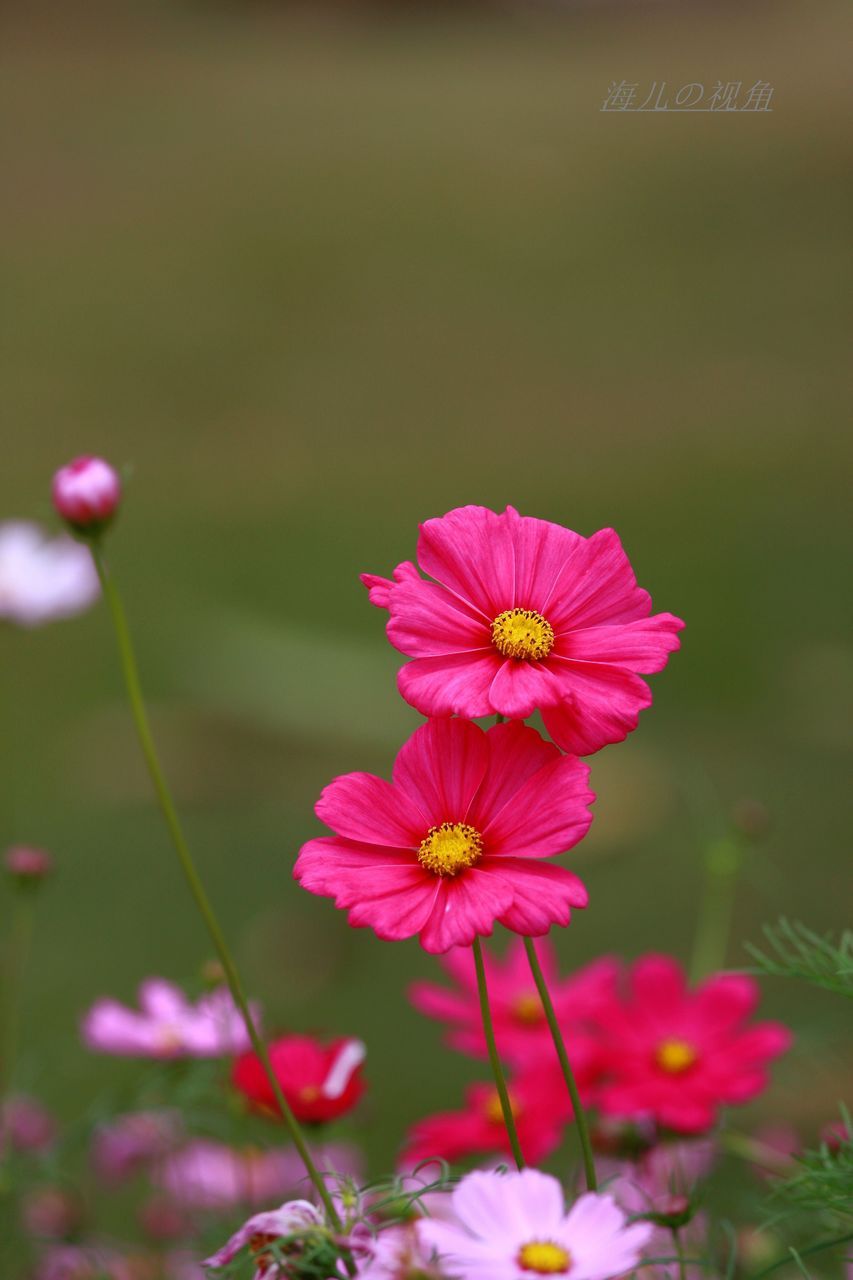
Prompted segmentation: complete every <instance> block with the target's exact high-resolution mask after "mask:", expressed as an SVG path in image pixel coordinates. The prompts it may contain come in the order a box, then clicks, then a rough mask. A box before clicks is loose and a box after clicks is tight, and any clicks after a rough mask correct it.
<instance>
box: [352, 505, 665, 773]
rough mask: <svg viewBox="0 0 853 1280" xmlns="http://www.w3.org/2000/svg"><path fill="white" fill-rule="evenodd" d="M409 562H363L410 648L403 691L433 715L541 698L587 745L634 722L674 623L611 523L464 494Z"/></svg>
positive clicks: (519, 710) (428, 529)
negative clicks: (387, 570) (376, 565)
mask: <svg viewBox="0 0 853 1280" xmlns="http://www.w3.org/2000/svg"><path fill="white" fill-rule="evenodd" d="M418 563H419V565H420V568H421V569H422V570H423V572H424V573H425V574H428V575H429V577H430V578H432V579H434V581H430V580H429V579H428V578H427V579H425V578H421V577H420V575H419V573H418V571H417V569H416V568H415V566H414V565H413V564H410V563H406V564H401V565H398V567H397V568H396V569H395V570H394V580H393V581H391V580H389V579H387V578H380V577H377V576H376V575H375V574H362V582H364V584H365V586H366V587H367V588H368V589H369V592H370V600H371V603H372V604H375V605H377V606H378V607H379V608H384V609H387V610H388V611H389V613H390V619H389V622H388V628H387V629H388V638H389V640H390V641H391V643H392V644H393V645H394V646H395V648H397V649H399V650H400V651H401V653H405V654H407V655H409V657H411V658H412V661H411V662H409V663H407V664H406V665H405V666H404V667H402V668H401V670H400V673H399V677H398V684H399V688H400V693H401V694H402V695H403V697H404V698H405V699H406V701H407V702H410V703H411V704H412V706H413V707H416V708H417V709H418V711H420V712H422V713H423V714H424V715H428V716H443V715H451V714H454V715H462V716H468V717H471V718H476V717H479V716H488V715H494V714H495V713H499V714H500V715H503V716H507V717H508V718H509V719H514V720H523V719H524V718H525V717H526V716H529V715H531V714H532V713H533V712H534V711H536V710H540V711H541V712H542V715H543V717H544V720H545V727H546V728H547V730H548V732H549V733H550V734H551V737H552V738H553V739H554V741H555V742H557V743H559V745H560V746H561V747H562V748H563V749H564V750H565V751H569V752H572V753H574V754H576V755H589V754H590V753H591V752H593V751H597V750H598V749H599V747H603V746H605V745H606V744H607V743H608V742H621V741H622V739H623V738H625V737H626V736H627V735H628V734H629V733H630V732H631V730H632V729H635V728H636V727H637V720H638V717H639V713H640V711H642V709H643V708H644V707H647V706H649V704H650V703H651V700H652V699H651V693H650V692H649V687H648V685H647V684H646V682H645V681H644V680H642V679H640V674H638V673H642V674H649V673H651V672H655V671H660V670H661V669H662V668H663V667H665V666H666V663H667V660H668V658H669V655H670V653H672V651H673V650H674V649H677V648H678V645H679V640H678V632H679V631H680V630H681V628H682V627H683V625H684V624H683V622H682V621H681V620H680V619H679V618H676V617H674V616H673V615H672V614H671V613H658V614H654V615H652V616H650V615H651V599H650V597H649V595H648V592H646V591H643V590H642V589H641V588H640V587H638V586H637V581H636V579H635V577H634V572H633V570H632V568H631V565H630V563H629V561H628V557H627V556H626V555H625V552H624V551H623V550H622V544H621V543H620V541H619V538H618V537H617V535H616V533H615V532H614V531H613V530H612V529H601V530H600V531H599V532H598V533H595V534H593V535H592V537H591V538H583V537H581V535H580V534H577V533H573V532H572V531H571V530H570V529H564V528H563V527H562V526H561V525H557V524H551V523H550V522H549V521H547V520H536V519H533V518H532V517H530V516H520V515H519V514H518V512H517V511H516V510H515V509H514V508H513V507H507V509H506V511H505V512H503V513H502V514H501V515H498V514H496V513H495V512H494V511H489V510H488V509H487V508H486V507H459V508H457V509H456V510H455V511H450V512H449V513H448V514H447V515H445V516H442V517H440V518H439V519H435V520H427V521H426V523H425V524H422V525H421V527H420V537H419V539H418Z"/></svg>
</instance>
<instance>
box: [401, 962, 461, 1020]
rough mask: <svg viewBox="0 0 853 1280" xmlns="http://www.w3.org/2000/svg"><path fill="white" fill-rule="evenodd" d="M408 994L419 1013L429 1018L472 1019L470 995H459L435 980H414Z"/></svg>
mask: <svg viewBox="0 0 853 1280" xmlns="http://www.w3.org/2000/svg"><path fill="white" fill-rule="evenodd" d="M466 950H467V948H466ZM408 995H409V1001H410V1003H411V1004H413V1005H414V1007H415V1008H416V1009H417V1011H418V1013H422V1014H424V1015H425V1016H426V1017H427V1018H437V1019H438V1020H439V1021H440V1022H462V1023H467V1022H468V1021H469V1020H470V1017H471V999H470V996H460V995H457V994H456V992H454V991H449V990H448V989H447V987H440V986H438V985H437V983H435V982H413V983H412V984H411V986H410V987H409V992H408Z"/></svg>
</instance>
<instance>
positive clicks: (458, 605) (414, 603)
mask: <svg viewBox="0 0 853 1280" xmlns="http://www.w3.org/2000/svg"><path fill="white" fill-rule="evenodd" d="M389 607H390V610H391V617H390V619H389V621H388V626H387V628H386V629H387V632H388V639H389V640H390V641H391V643H392V644H393V645H394V647H395V648H396V649H399V650H400V652H401V653H408V654H410V655H411V656H412V657H413V658H434V657H439V656H441V655H444V654H448V653H465V652H470V651H473V650H477V649H484V648H488V647H490V645H491V640H492V633H491V628H490V627H489V625H488V624H487V623H486V622H485V621H484V619H483V617H482V615H480V614H478V613H476V612H475V611H474V610H473V609H471V608H470V606H469V605H467V604H465V603H464V602H463V601H461V600H458V599H457V598H456V597H455V596H453V595H451V593H450V592H449V591H447V590H446V589H445V588H444V587H441V586H438V585H437V584H436V583H435V582H426V581H425V580H424V579H423V578H418V579H417V580H413V581H411V582H404V583H401V584H400V586H398V587H396V588H395V589H394V592H393V595H392V596H391V598H390V606H389Z"/></svg>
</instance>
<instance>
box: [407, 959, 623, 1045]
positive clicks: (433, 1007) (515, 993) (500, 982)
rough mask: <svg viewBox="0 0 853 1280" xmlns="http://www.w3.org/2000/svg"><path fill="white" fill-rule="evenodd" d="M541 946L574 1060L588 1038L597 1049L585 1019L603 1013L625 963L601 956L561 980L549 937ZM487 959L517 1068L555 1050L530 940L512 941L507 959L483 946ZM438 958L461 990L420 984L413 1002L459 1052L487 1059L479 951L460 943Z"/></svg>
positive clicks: (495, 1009)
mask: <svg viewBox="0 0 853 1280" xmlns="http://www.w3.org/2000/svg"><path fill="white" fill-rule="evenodd" d="M536 951H537V954H538V956H539V963H540V965H541V966H542V972H543V974H544V976H545V981H546V982H547V984H548V989H549V991H550V992H551V999H552V1000H553V1002H554V1008H555V1011H556V1014H557V1017H558V1019H559V1020H560V1025H561V1027H562V1028H563V1030H564V1031H565V1032H566V1033H567V1034H568V1035H569V1038H570V1041H571V1044H572V1048H573V1053H572V1060H573V1061H574V1057H575V1052H576V1046H577V1045H578V1044H579V1043H580V1042H582V1041H586V1043H587V1046H588V1050H589V1051H592V1048H593V1046H592V1044H591V1043H590V1042H589V1037H588V1036H586V1035H585V1020H586V1018H587V1016H589V1015H591V1014H594V1013H595V1012H596V1011H597V1010H598V1008H599V1006H600V1004H601V1002H602V1000H605V999H609V998H611V996H612V992H613V990H614V989H615V986H616V983H617V980H618V976H619V962H618V960H616V959H615V957H611V956H603V957H602V958H601V959H600V960H595V961H594V962H593V963H592V964H589V965H587V966H586V967H585V968H583V969H578V970H577V971H576V972H575V973H573V974H572V975H571V976H570V977H568V978H561V977H560V976H559V972H558V968H557V953H556V950H555V949H554V947H553V946H552V944H551V943H550V942H549V941H548V940H547V939H545V938H543V939H540V940H539V942H538V943H537V944H536ZM483 959H484V962H485V967H486V978H487V981H488V987H489V1003H490V1005H491V1010H492V1019H493V1021H494V1025H495V1036H496V1038H497V1043H498V1049H499V1050H500V1053H501V1056H502V1057H504V1058H505V1059H506V1060H507V1061H508V1062H512V1063H515V1064H517V1065H519V1066H522V1065H524V1063H526V1062H529V1061H530V1059H531V1057H533V1056H543V1057H549V1056H550V1055H551V1054H552V1053H553V1041H552V1039H551V1032H550V1031H549V1029H548V1024H547V1022H546V1021H545V1012H544V1010H543V1008H542V1002H541V1001H540V999H539V996H538V994H537V991H536V987H535V985H534V982H533V975H532V974H531V972H530V965H529V963H528V960H527V954H526V952H525V949H524V943H523V942H522V941H521V939H513V941H512V942H511V943H510V945H509V948H508V949H507V952H506V955H505V956H504V958H503V959H498V957H497V956H495V955H494V954H493V953H492V952H489V951H485V950H484V952H483ZM440 963H441V966H442V968H443V969H444V970H445V972H446V973H447V974H448V975H449V976H450V977H451V978H452V979H453V982H454V987H455V989H454V988H449V989H448V988H447V987H442V986H439V985H438V984H437V983H433V982H415V983H413V984H412V986H411V987H410V989H409V997H410V999H411V1001H412V1004H413V1005H414V1006H415V1008H416V1009H418V1010H420V1012H421V1013H424V1014H426V1016H427V1017H428V1018H436V1019H437V1020H438V1021H440V1022H444V1023H446V1024H447V1027H448V1035H447V1041H448V1044H450V1045H452V1046H453V1048H454V1049H459V1050H461V1052H462V1053H469V1054H471V1055H472V1056H473V1057H475V1058H485V1057H486V1039H485V1036H484V1034H483V1019H482V1014H481V1012H480V1002H479V998H478V995H477V975H476V972H475V969H474V960H473V956H472V955H471V952H470V951H469V950H468V948H463V947H459V948H457V949H454V950H453V951H449V952H448V953H447V955H446V956H443V957H442V959H441V962H440ZM583 1051H584V1050H581V1052H583Z"/></svg>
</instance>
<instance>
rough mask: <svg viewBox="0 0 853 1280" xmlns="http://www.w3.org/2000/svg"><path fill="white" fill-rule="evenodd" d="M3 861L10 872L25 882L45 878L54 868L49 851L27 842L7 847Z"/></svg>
mask: <svg viewBox="0 0 853 1280" xmlns="http://www.w3.org/2000/svg"><path fill="white" fill-rule="evenodd" d="M3 861H4V864H5V866H6V870H7V871H8V872H9V874H10V875H12V876H14V877H15V878H16V880H19V881H21V882H24V883H31V882H33V881H38V880H44V879H45V878H46V877H47V876H49V875H50V873H51V871H52V870H53V858H52V857H51V856H50V854H49V853H47V852H46V851H45V850H44V849H35V848H33V847H32V846H31V845H26V844H17V845H13V846H12V847H11V849H7V850H6V855H5V857H4V859H3Z"/></svg>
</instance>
